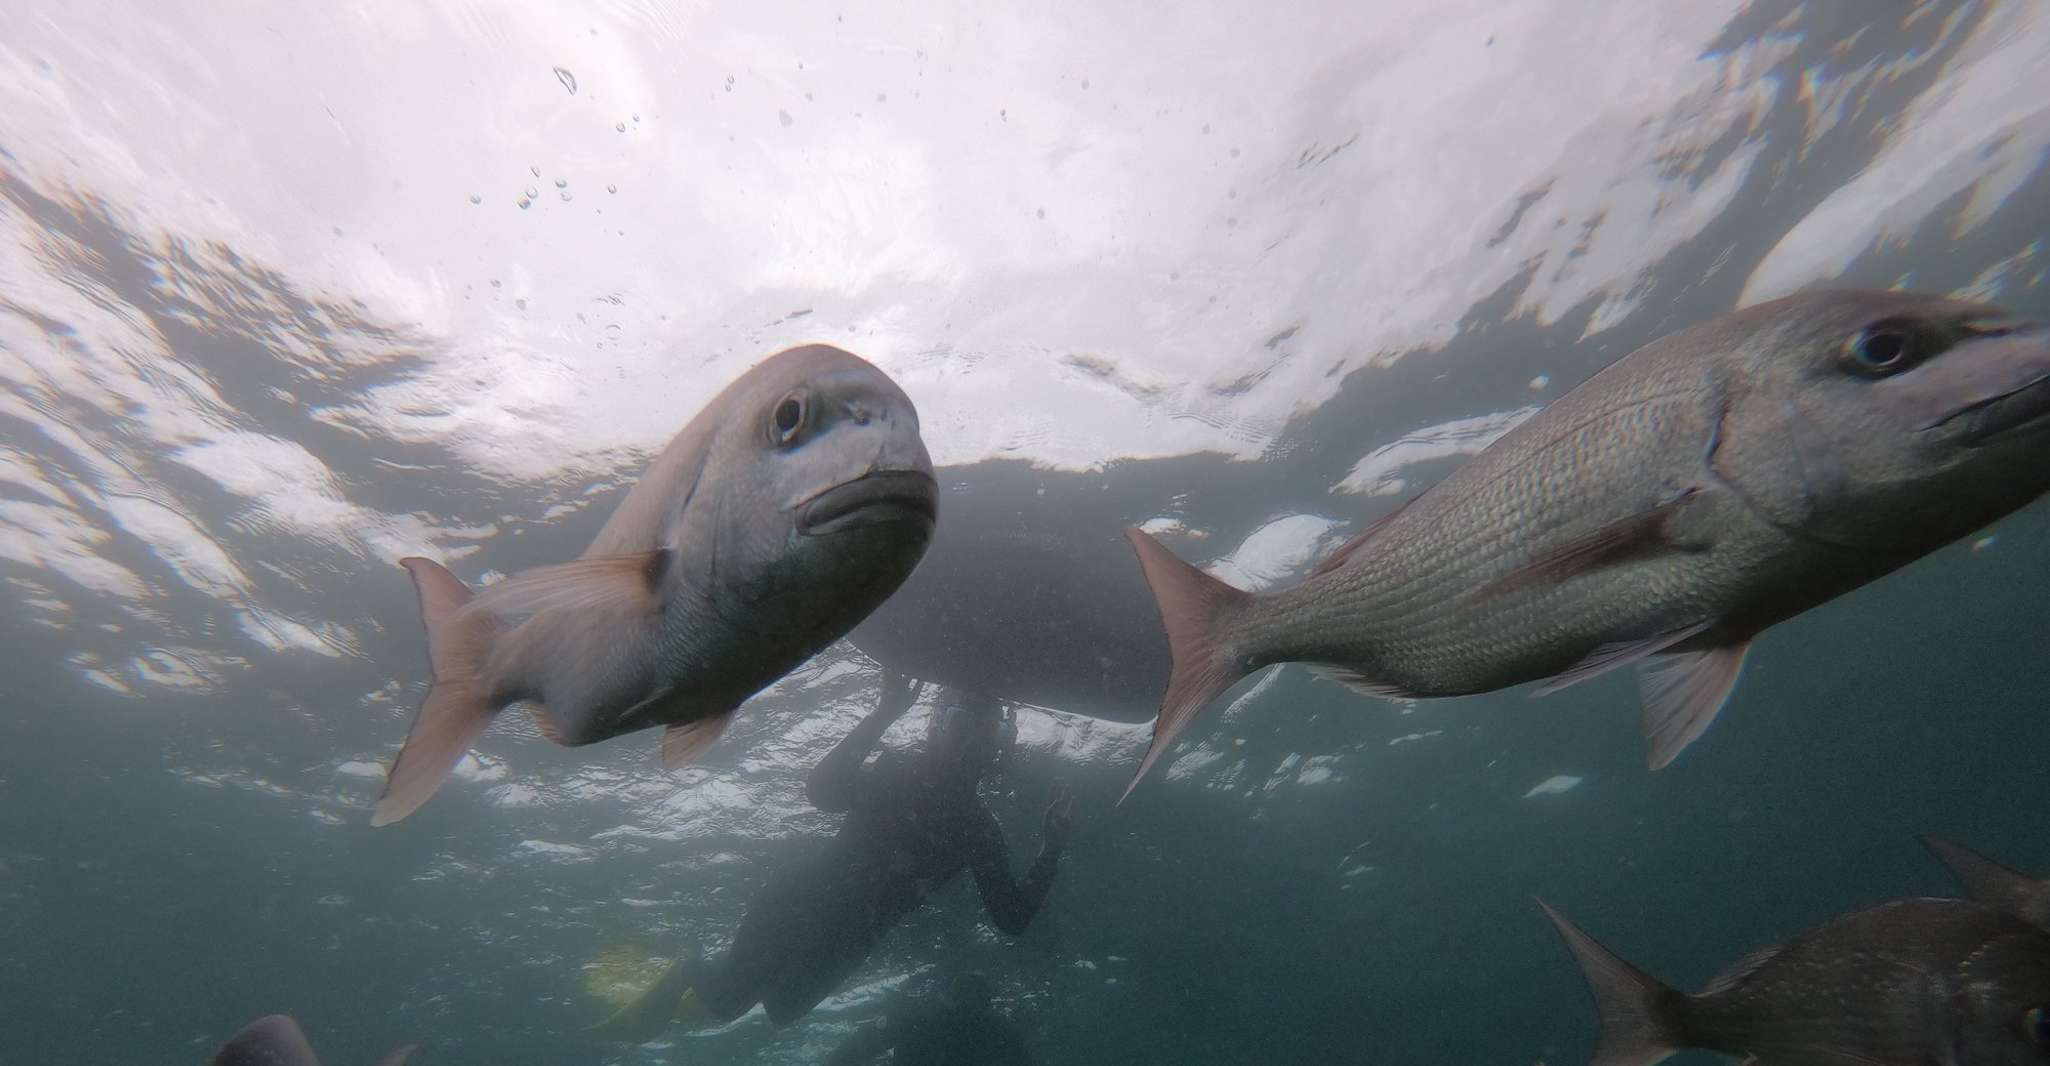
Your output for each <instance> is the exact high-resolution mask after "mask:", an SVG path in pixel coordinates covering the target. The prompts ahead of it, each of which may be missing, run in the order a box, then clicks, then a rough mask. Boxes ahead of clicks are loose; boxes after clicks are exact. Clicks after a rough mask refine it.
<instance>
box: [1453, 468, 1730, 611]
mask: <svg viewBox="0 0 2050 1066" xmlns="http://www.w3.org/2000/svg"><path fill="white" fill-rule="evenodd" d="M1697 493H1698V490H1696V489H1687V490H1686V491H1684V492H1682V493H1680V494H1679V495H1678V496H1675V497H1674V498H1672V499H1670V500H1667V501H1666V502H1665V503H1662V504H1659V505H1658V506H1656V507H1653V508H1651V509H1650V510H1648V511H1639V512H1638V513H1636V514H1633V515H1629V516H1627V517H1624V518H1619V519H1617V520H1615V521H1613V522H1610V523H1608V524H1607V525H1604V526H1602V527H1601V528H1599V529H1596V530H1594V531H1592V532H1589V533H1585V534H1582V535H1581V536H1578V537H1575V538H1573V539H1572V540H1569V541H1567V542H1566V543H1564V544H1561V545H1559V546H1558V547H1557V548H1554V549H1552V550H1551V551H1549V552H1546V553H1545V554H1543V555H1540V556H1538V557H1537V558H1535V559H1532V560H1530V561H1529V562H1527V563H1524V564H1523V565H1522V566H1519V567H1517V568H1516V569H1514V570H1511V571H1510V572H1508V573H1506V574H1503V575H1502V576H1501V577H1498V578H1496V579H1495V580H1493V581H1490V582H1488V583H1487V584H1485V585H1482V586H1481V587H1480V588H1478V589H1476V590H1474V591H1473V592H1471V593H1469V594H1468V598H1470V599H1475V600H1482V599H1489V598H1491V597H1495V596H1503V595H1507V594H1508V593H1511V592H1516V591H1518V590H1520V589H1526V588H1531V587H1533V586H1536V585H1550V584H1556V583H1558V582H1561V581H1564V580H1566V579H1567V578H1571V577H1577V576H1579V575H1581V574H1587V573H1592V572H1593V571H1596V570H1599V569H1601V568H1602V567H1605V566H1610V565H1613V564H1615V563H1620V562H1622V561H1624V560H1626V559H1633V558H1638V557H1640V556H1644V555H1648V554H1651V553H1653V552H1656V551H1660V550H1664V549H1667V548H1670V547H1672V544H1671V542H1670V541H1669V540H1668V539H1667V537H1666V533H1665V525H1666V521H1667V520H1668V519H1670V518H1671V517H1672V516H1673V515H1674V513H1676V512H1677V511H1679V510H1680V509H1681V508H1682V507H1685V506H1686V505H1687V504H1688V502H1689V501H1691V500H1693V499H1694V497H1695V496H1696V495H1697Z"/></svg>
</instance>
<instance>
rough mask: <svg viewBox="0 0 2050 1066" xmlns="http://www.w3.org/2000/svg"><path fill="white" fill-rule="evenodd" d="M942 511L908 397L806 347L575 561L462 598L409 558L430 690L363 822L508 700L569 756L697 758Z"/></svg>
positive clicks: (439, 572) (672, 457)
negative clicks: (610, 753) (615, 746)
mask: <svg viewBox="0 0 2050 1066" xmlns="http://www.w3.org/2000/svg"><path fill="white" fill-rule="evenodd" d="M938 503H939V498H938V490H937V483H936V482H935V481H934V479H933V469H932V460H931V458H930V456H928V455H927V453H926V447H925V441H924V438H923V437H921V436H920V435H919V425H918V412H917V410H916V409H915V408H914V407H913V406H912V403H911V399H910V397H908V396H906V395H905V393H904V390H903V389H902V388H900V387H898V385H897V383H896V382H895V381H892V380H891V379H890V377H889V376H888V375H886V374H884V373H883V372H882V371H881V370H880V369H878V368H877V367H875V366H874V365H873V364H871V363H869V362H868V361H867V360H864V359H862V358H861V357H860V356H857V355H854V354H853V353H851V352H847V351H844V350H842V349H839V348H835V347H832V346H830V345H824V344H812V345H805V346H802V347H796V348H789V349H785V350H783V351H781V352H778V353H776V354H774V355H772V356H770V357H768V358H767V359H764V360H762V361H761V362H760V363H757V364H756V365H755V366H754V367H752V368H751V369H749V370H748V371H747V372H746V373H744V374H742V375H741V376H740V377H738V378H737V379H735V380H734V381H733V382H732V383H731V384H729V385H727V386H726V388H725V389H724V390H723V391H721V392H720V393H719V394H718V395H717V396H716V397H714V398H713V399H712V400H711V401H710V402H709V403H707V404H706V405H705V406H704V408H703V409H701V410H700V411H699V412H698V413H697V415H696V416H695V417H693V418H692V419H691V420H690V423H689V424H688V425H686V426H684V428H683V429H682V431H681V432H679V433H678V434H677V435H676V437H675V439H673V440H672V441H670V443H669V445H668V446H667V447H666V448H665V449H664V450H663V451H662V453H661V454H660V455H659V456H657V457H656V458H655V459H654V461H653V462H652V463H650V464H649V465H648V467H647V469H646V470H645V471H644V472H643V473H642V475H641V477H640V479H639V481H637V482H636V483H635V484H634V486H633V488H632V489H631V490H630V491H628V492H627V494H626V497H625V498H624V499H622V500H621V501H620V502H619V506H618V508H617V509H616V510H614V511H613V513H612V514H611V516H610V517H609V518H608V519H607V520H606V522H605V525H604V526H603V527H602V528H601V529H599V531H598V535H597V536H596V537H595V538H594V539H593V540H592V542H591V545H590V547H589V548H588V549H586V550H585V552H584V553H583V555H582V556H580V557H579V558H577V559H575V560H574V561H571V562H567V563H560V564H555V565H549V566H541V567H536V568H534V569H530V570H523V571H520V572H519V573H515V574H513V575H511V576H510V577H508V578H506V579H505V580H503V581H499V582H496V583H494V584H490V585H485V586H483V587H482V588H478V589H475V590H472V589H471V588H469V587H468V586H466V585H465V584H464V583H463V582H462V580H461V579H459V578H457V577H456V576H455V575H454V574H453V573H451V572H449V570H448V569H447V568H445V567H443V566H442V565H441V564H439V563H436V562H434V561H432V560H429V559H425V558H419V557H409V558H406V559H401V560H400V565H402V566H404V567H405V568H406V570H407V572H408V573H409V574H411V576H412V578H413V583H414V587H415V590H416V591H417V592H418V594H419V600H420V614H421V618H422V621H423V622H424V623H425V626H426V630H427V648H428V658H429V660H430V662H431V664H432V667H433V674H434V680H433V684H432V686H431V687H430V688H429V690H428V694H427V699H426V701H425V703H424V704H423V706H422V707H421V709H420V712H419V714H418V716H417V717H416V718H415V720H414V723H413V727H412V731H411V733H410V734H409V735H408V736H407V738H406V741H405V744H404V746H403V747H402V748H401V749H400V751H399V754H398V757H397V759H396V761H395V762H394V763H393V765H392V768H391V771H390V773H389V774H388V775H387V778H386V785H385V790H384V793H383V795H382V796H381V797H380V798H379V800H378V803H377V808H376V810H375V812H374V813H373V814H372V817H371V824H372V825H389V824H391V823H393V822H396V821H398V820H399V819H401V818H404V817H406V816H407V815H409V814H411V813H412V812H413V811H415V810H417V809H418V808H419V807H420V805H421V804H423V803H425V802H426V801H427V799H428V797H430V796H432V795H433V794H434V791H435V790H436V789H437V788H439V787H440V785H441V782H442V781H443V780H444V779H445V778H447V776H448V774H449V772H450V770H452V769H453V768H454V767H455V765H456V763H457V762H458V761H459V760H460V759H461V758H462V756H463V754H464V753H465V752H467V751H468V750H469V749H470V747H471V746H472V745H473V744H475V743H476V741H477V739H478V738H479V737H480V736H482V735H483V732H484V730H485V727H486V726H488V725H489V724H490V723H491V721H492V719H493V718H494V717H495V716H496V715H497V714H498V713H499V712H500V711H502V710H504V709H505V708H507V707H509V706H511V705H513V704H525V705H526V706H527V707H528V708H529V709H530V710H531V712H532V713H533V716H534V721H535V723H536V725H537V726H538V728H539V729H540V731H541V733H542V734H543V735H544V736H546V737H547V738H548V739H550V740H552V741H554V742H555V743H557V744H561V745H564V746H568V747H576V746H580V745H585V744H595V743H597V742H599V741H603V740H607V739H610V738H612V737H615V736H619V735H621V734H624V733H630V732H634V731H637V730H641V729H647V728H652V727H655V726H662V727H664V728H663V734H662V742H661V754H662V761H663V764H664V765H665V766H669V767H675V766H680V765H682V764H684V763H686V762H688V761H690V760H691V759H693V758H695V757H696V756H697V755H698V754H700V753H701V752H703V751H704V750H705V749H706V748H708V747H710V746H711V744H712V742H713V741H715V740H717V739H718V737H719V735H720V733H721V732H723V731H724V729H725V727H726V724H727V723H728V722H729V721H731V719H732V717H733V714H734V712H735V711H736V710H738V709H739V707H740V705H741V704H742V703H743V702H745V701H746V700H747V699H748V698H749V697H751V696H753V695H754V694H755V693H757V692H759V691H761V690H762V689H764V688H766V687H768V686H769V685H770V684H771V683H773V682H774V681H776V680H777V679H778V678H780V677H782V676H783V675H785V674H786V673H788V672H790V671H791V670H793V669H795V668H796V667H797V666H799V665H800V664H802V663H803V662H804V661H805V660H807V659H809V658H811V657H812V656H813V655H815V654H817V653H818V652H819V651H820V650H821V649H823V648H824V647H826V645H828V644H831V643H832V642H833V641H835V640H837V639H839V638H840V636H842V635H843V634H845V633H846V632H847V630H848V629H849V628H851V627H852V626H853V625H854V624H855V623H856V622H858V621H860V620H861V619H862V618H863V617H864V616H866V615H867V614H868V613H869V612H870V611H871V610H873V609H874V608H875V607H876V606H877V605H878V604H880V603H882V602H883V601H884V600H885V599H887V598H888V597H889V596H890V594H891V593H892V592H893V591H894V590H895V589H896V588H897V586H898V585H900V584H901V583H902V582H903V581H904V579H905V578H906V577H907V576H908V575H909V574H910V573H911V571H912V569H913V568H914V567H916V566H917V564H918V562H919V559H920V558H921V557H922V556H923V555H924V552H925V548H926V545H927V544H928V543H929V542H930V541H931V539H932V535H933V529H934V526H935V523H936V521H937V518H938Z"/></svg>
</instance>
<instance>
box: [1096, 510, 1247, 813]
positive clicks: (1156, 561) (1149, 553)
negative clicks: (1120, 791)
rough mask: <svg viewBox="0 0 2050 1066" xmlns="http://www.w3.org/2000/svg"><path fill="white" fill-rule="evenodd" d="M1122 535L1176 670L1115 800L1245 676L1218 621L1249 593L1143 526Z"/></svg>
mask: <svg viewBox="0 0 2050 1066" xmlns="http://www.w3.org/2000/svg"><path fill="white" fill-rule="evenodd" d="M1125 538H1126V539H1128V540H1130V541H1131V542H1132V547H1133V548H1135V549H1137V551H1138V552H1139V567H1140V569H1142V570H1144V571H1145V572H1146V584H1147V586H1148V587H1149V588H1151V589H1152V590H1153V600H1154V603H1155V604H1156V605H1157V606H1159V608H1160V622H1161V624H1162V625H1163V626H1165V627H1166V629H1167V647H1168V650H1169V652H1171V653H1172V654H1173V656H1174V672H1173V673H1172V674H1171V675H1169V677H1168V681H1167V694H1166V695H1165V696H1163V697H1161V701H1160V717H1159V718H1157V719H1155V720H1154V722H1153V743H1152V744H1150V745H1149V746H1148V747H1147V748H1146V758H1145V759H1144V760H1143V761H1141V762H1140V763H1139V772H1138V773H1136V774H1134V775H1132V783H1131V784H1129V785H1126V786H1125V794H1124V796H1120V797H1118V802H1119V803H1123V802H1124V801H1125V797H1128V796H1130V795H1131V794H1132V790H1133V789H1135V788H1137V787H1139V781H1140V779H1141V778H1143V777H1145V776H1146V771H1148V770H1151V769H1152V768H1153V764H1154V762H1156V761H1157V760H1159V758H1160V755H1161V753H1162V752H1164V751H1166V750H1167V747H1168V745H1170V744H1172V743H1174V740H1175V737H1176V736H1178V735H1180V733H1181V731H1182V728H1183V727H1184V726H1187V725H1188V724H1189V722H1190V720H1191V719H1193V718H1195V717H1196V712H1197V711H1200V710H1202V709H1203V707H1204V706H1205V705H1206V704H1208V703H1209V702H1210V701H1211V700H1214V699H1216V698H1217V697H1218V696H1219V695H1220V694H1222V693H1223V692H1224V690H1225V689H1228V688H1230V687H1232V685H1234V684H1237V683H1238V680H1239V679H1240V678H1242V677H1244V676H1246V669H1245V665H1244V660H1242V659H1241V658H1239V657H1238V656H1237V655H1235V654H1234V653H1233V651H1232V649H1231V647H1230V645H1229V642H1228V641H1227V640H1226V639H1225V635H1226V634H1225V632H1224V629H1225V627H1224V625H1223V624H1222V623H1223V621H1224V618H1225V616H1226V615H1228V614H1229V613H1230V611H1231V610H1232V609H1233V608H1234V607H1236V606H1238V605H1239V604H1241V603H1243V602H1245V601H1247V600H1249V599H1251V598H1252V596H1251V594H1250V593H1246V592H1243V591H1240V590H1239V589H1235V588H1232V587H1231V586H1230V585H1227V584H1225V583H1224V582H1222V581H1219V580H1217V579H1216V578H1214V577H1211V576H1210V575H1209V574H1206V573H1204V572H1203V571H1201V570H1198V569H1196V568H1195V567H1193V566H1190V565H1189V564H1188V563H1186V562H1183V561H1182V560H1181V559H1180V558H1178V557H1177V556H1176V555H1175V554H1174V553H1173V552H1171V551H1168V550H1167V547H1166V546H1165V545H1163V544H1161V543H1160V542H1159V541H1157V540H1154V539H1153V538H1152V537H1151V536H1149V535H1148V534H1147V533H1146V532H1145V531H1144V530H1141V529H1139V528H1137V527H1132V528H1128V529H1126V530H1125Z"/></svg>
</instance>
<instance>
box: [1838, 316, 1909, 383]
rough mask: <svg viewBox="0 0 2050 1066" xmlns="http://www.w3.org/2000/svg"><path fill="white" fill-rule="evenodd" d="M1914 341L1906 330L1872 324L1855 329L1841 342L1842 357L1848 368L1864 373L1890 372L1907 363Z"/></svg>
mask: <svg viewBox="0 0 2050 1066" xmlns="http://www.w3.org/2000/svg"><path fill="white" fill-rule="evenodd" d="M1912 349H1913V344H1912V342H1911V338H1910V337H1909V336H1908V334H1907V331H1905V330H1902V329H1899V328H1896V327H1893V326H1873V327H1871V328H1869V329H1864V330H1860V331H1858V333H1857V335H1856V336H1854V337H1852V338H1851V339H1850V340H1848V341H1845V342H1844V357H1845V359H1846V360H1848V361H1849V363H1850V364H1851V368H1852V369H1854V370H1856V371H1858V372H1859V373H1863V374H1890V373H1892V372H1894V371H1896V370H1900V369H1902V368H1903V367H1905V366H1907V364H1908V357H1909V356H1910V355H1912V354H1913V351H1912Z"/></svg>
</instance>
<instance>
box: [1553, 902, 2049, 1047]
mask: <svg viewBox="0 0 2050 1066" xmlns="http://www.w3.org/2000/svg"><path fill="white" fill-rule="evenodd" d="M1538 906H1539V907H1542V908H1543V909H1544V912H1545V916H1546V917H1547V918H1550V919H1551V920H1552V924H1553V926H1555V927H1556V928H1557V929H1558V931H1559V935H1560V937H1562V938H1563V939H1564V940H1565V942H1566V946H1567V948H1569V949H1570V950H1571V951H1572V952H1573V956H1574V958H1576V959H1577V960H1579V962H1580V968H1581V970H1582V972H1583V973H1584V975H1585V976H1586V978H1587V984H1588V988H1589V989H1590V990H1591V991H1592V992H1593V994H1594V1000H1595V1007H1596V1009H1597V1011H1598V1012H1599V1014H1600V1015H1601V1038H1600V1041H1599V1043H1598V1044H1597V1045H1596V1047H1595V1053H1594V1059H1593V1060H1592V1063H1591V1066H1652V1064H1654V1063H1657V1062H1661V1061H1663V1060H1664V1059H1666V1058H1667V1057H1668V1056H1671V1055H1673V1054H1675V1053H1677V1052H1679V1051H1681V1050H1684V1049H1687V1048H1701V1049H1705V1050H1710V1051H1720V1052H1722V1053H1724V1054H1728V1055H1735V1056H1743V1057H1744V1058H1745V1059H1746V1061H1747V1062H1753V1063H1756V1064H1758V1066H2010V1064H2013V1066H2020V1064H2024V1063H2050V932H2046V931H2045V930H2043V929H2041V928H2039V927H2037V926H2034V925H2031V924H2030V923H2028V922H2026V921H2024V920H2022V919H2021V917H2020V916H2018V915H2016V914H2014V913H2013V912H2011V911H2009V910H2006V909H2004V908H2002V907H1996V906H1990V905H1987V904H1983V903H1978V902H1973V901H1969V900H1945V899H1904V900H1896V901H1894V902H1891V903H1885V904H1881V905H1879V906H1877V907H1872V908H1870V909H1868V910H1863V911H1859V912H1857V913H1855V914H1850V915H1846V916H1844V917H1841V918H1837V919H1834V920H1832V921H1829V922H1826V923H1824V924H1822V925H1820V926H1817V927H1816V928H1814V929H1811V930H1808V931H1807V932H1804V933H1801V934H1799V935H1798V936H1795V937H1793V938H1792V939H1790V940H1787V941H1785V942H1783V943H1779V944H1774V945H1772V946H1770V947H1768V948H1765V949H1763V950H1761V951H1758V952H1754V953H1753V954H1751V955H1749V956H1747V957H1745V958H1743V959H1741V960H1739V961H1738V962H1737V963H1736V964H1735V965H1733V966H1731V967H1730V968H1729V969H1727V970H1725V971H1723V972H1722V973H1721V974H1719V975H1717V976H1716V977H1715V978H1714V979H1713V980H1711V981H1710V982H1709V983H1708V987H1707V988H1706V989H1704V990H1703V991H1701V992H1700V993H1698V994H1695V995H1691V996H1690V995H1685V994H1683V993H1681V992H1679V991H1677V990H1675V989H1673V988H1670V987H1668V986H1666V985H1665V984H1663V983H1661V982H1660V981H1658V980H1657V979H1656V978H1653V977H1652V976H1650V975H1649V974H1647V973H1645V972H1644V971H1642V970H1640V969H1638V968H1637V967H1635V966H1632V965H1631V964H1630V963H1628V962H1625V961H1623V959H1622V958H1621V957H1619V956H1617V955H1616V954H1615V953H1613V952H1611V951H1609V950H1608V949H1607V948H1605V947H1603V946H1602V945H1601V944H1599V943H1597V942H1596V941H1595V940H1594V938H1592V937H1590V936H1588V935H1587V934H1586V933H1583V932H1581V931H1580V930H1579V929H1578V928H1577V927H1575V926H1574V925H1573V923H1572V922H1569V921H1567V920H1566V918H1565V917H1564V916H1563V915H1561V914H1560V913H1559V912H1558V911H1555V910H1553V909H1552V908H1551V907H1550V906H1547V905H1546V904H1545V903H1544V902H1543V901H1542V900H1540V901H1539V902H1538Z"/></svg>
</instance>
